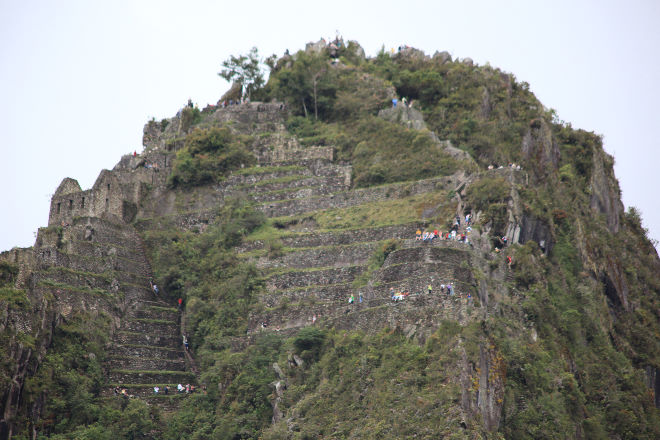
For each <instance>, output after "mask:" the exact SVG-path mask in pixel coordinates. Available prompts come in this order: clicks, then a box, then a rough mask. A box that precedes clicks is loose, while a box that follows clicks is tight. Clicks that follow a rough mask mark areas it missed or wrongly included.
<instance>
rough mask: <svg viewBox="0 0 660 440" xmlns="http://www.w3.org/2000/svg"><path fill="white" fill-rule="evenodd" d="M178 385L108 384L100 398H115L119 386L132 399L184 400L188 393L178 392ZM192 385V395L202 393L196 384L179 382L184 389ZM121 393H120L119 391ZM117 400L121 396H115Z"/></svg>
mask: <svg viewBox="0 0 660 440" xmlns="http://www.w3.org/2000/svg"><path fill="white" fill-rule="evenodd" d="M178 384H179V383H154V384H120V383H108V384H107V385H106V387H105V388H103V389H102V390H101V396H102V397H115V391H114V389H115V386H119V387H120V388H125V389H126V393H127V394H128V395H129V396H133V397H139V398H149V397H154V398H159V399H167V398H173V397H177V398H185V397H187V396H190V395H191V394H190V393H188V394H187V393H186V392H185V391H184V392H181V393H180V392H178V391H177V385H178ZM188 384H190V385H194V386H195V392H193V393H192V394H195V393H198V392H202V391H201V390H200V389H198V388H199V387H198V386H197V384H196V382H181V385H183V386H184V387H185V386H186V385H188ZM155 386H157V387H158V388H160V389H159V391H158V394H154V387H155ZM165 386H168V387H169V392H168V393H167V394H165ZM120 392H121V391H120ZM116 397H117V398H122V396H121V394H120V395H118V396H116Z"/></svg>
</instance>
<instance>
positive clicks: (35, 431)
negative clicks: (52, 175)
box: [0, 42, 660, 438]
mask: <svg viewBox="0 0 660 440" xmlns="http://www.w3.org/2000/svg"><path fill="white" fill-rule="evenodd" d="M333 44H335V47H334V48H329V47H326V46H325V45H324V43H323V42H319V43H317V44H315V45H311V46H310V50H308V51H307V52H303V51H301V52H299V53H298V54H295V55H293V56H290V55H287V56H286V57H284V58H283V59H281V60H280V61H279V62H278V63H277V64H276V67H275V68H274V69H273V71H272V72H271V78H270V81H269V82H268V84H267V85H266V86H265V87H264V88H263V89H261V90H260V91H258V92H257V96H256V97H257V98H259V99H263V100H264V102H256V101H255V102H250V103H243V104H237V105H231V106H225V105H224V103H223V102H222V101H221V102H219V103H218V105H214V106H209V107H207V108H206V109H204V110H203V111H200V110H198V109H197V108H194V107H186V108H184V109H182V110H181V111H180V112H179V113H178V114H177V115H176V116H174V117H172V118H170V119H165V120H163V121H160V122H156V121H151V122H149V123H148V124H147V125H146V126H145V129H144V138H143V139H144V146H145V149H144V151H143V152H142V153H141V154H139V155H135V156H125V157H123V158H121V160H120V162H119V163H118V164H117V166H115V168H114V169H113V170H104V171H102V172H101V174H100V176H99V178H98V179H97V182H96V183H95V184H94V186H93V187H92V188H91V189H89V190H85V191H83V190H82V189H81V188H80V186H79V185H78V183H77V182H76V181H75V180H73V179H69V178H67V179H64V180H63V182H62V184H61V185H60V186H59V188H58V189H57V191H56V192H55V195H54V196H53V199H52V201H51V208H50V218H49V226H48V227H47V228H42V229H41V230H40V231H39V236H38V238H37V240H36V242H35V245H34V247H33V248H30V249H24V250H12V251H9V252H5V253H3V254H2V256H1V258H0V260H1V261H2V264H3V266H2V268H3V272H2V274H3V276H2V278H0V280H1V281H2V283H3V285H2V286H3V287H2V288H3V290H2V292H3V296H2V303H1V304H2V307H3V315H2V316H3V321H2V322H3V325H2V328H1V330H2V335H3V338H5V341H6V344H4V345H5V352H4V355H3V360H4V369H3V382H2V384H3V388H2V390H1V391H2V396H3V400H2V402H3V404H2V405H3V420H2V426H1V429H2V436H5V437H11V436H12V435H13V434H16V433H19V435H32V436H34V437H36V436H37V435H39V434H44V435H60V436H62V437H60V438H69V437H67V436H74V437H75V436H76V435H79V436H81V437H83V436H90V435H91V436H94V435H96V436H99V437H100V436H101V435H104V436H108V435H115V436H116V435H119V436H121V435H136V433H139V435H148V436H151V437H153V438H160V437H163V438H192V437H194V436H197V437H198V438H215V437H218V438H312V437H314V438H318V437H330V438H345V437H352V438H362V437H368V438H408V437H413V436H417V437H421V438H438V437H443V436H453V437H456V438H500V437H502V436H503V437H506V438H530V437H531V438H541V437H543V438H556V437H567V438H655V437H657V435H660V431H659V429H660V428H659V426H660V423H659V422H660V414H659V410H658V409H657V406H658V389H659V386H658V384H659V383H660V380H659V379H658V378H659V377H660V375H658V368H660V346H659V345H660V342H659V339H660V338H658V334H659V333H658V331H659V330H660V316H659V315H658V310H659V308H658V305H659V304H658V302H659V301H658V299H659V293H660V278H659V277H658V273H660V261H659V260H658V256H657V254H656V253H655V250H654V249H653V246H652V245H651V244H650V243H649V241H648V240H647V239H646V237H645V234H644V231H643V229H642V227H641V223H640V219H639V217H638V216H637V215H636V213H635V211H629V212H627V213H624V212H623V207H622V204H621V201H620V195H619V189H618V184H617V182H616V179H615V178H614V175H613V170H612V160H611V158H610V157H609V156H608V155H607V154H606V153H605V152H604V151H603V150H602V145H601V142H600V139H599V138H598V137H597V136H595V135H593V134H592V133H585V132H582V131H579V130H573V129H572V128H571V127H569V126H565V125H558V124H555V123H554V122H553V121H552V118H551V115H550V114H549V113H546V112H545V111H544V110H543V107H542V106H541V105H540V103H538V101H537V100H536V99H535V98H534V97H533V95H532V94H531V93H530V92H529V90H528V89H527V88H526V86H525V85H521V84H517V83H516V82H515V81H514V80H513V79H512V78H511V76H510V75H508V74H503V73H502V72H499V71H497V70H495V69H492V68H490V67H479V66H474V65H473V63H471V62H470V63H466V62H452V61H451V59H450V58H448V57H446V56H443V55H442V54H438V55H437V56H434V57H433V58H431V57H427V56H425V55H424V54H423V53H422V52H421V51H417V50H412V49H404V50H401V51H400V52H399V53H396V54H393V55H390V54H385V53H381V54H379V55H378V56H377V57H375V58H373V59H365V58H364V56H363V53H362V55H360V53H361V52H360V50H359V46H357V45H356V43H354V42H351V43H350V44H348V45H343V42H341V43H339V42H335V43H333ZM329 50H331V51H333V56H332V57H329V53H328V52H327V51H329ZM335 58H337V60H335ZM310 66H312V67H313V66H317V70H313V69H312V70H310V69H311V68H310ZM292 79H293V80H296V81H298V82H297V83H296V84H299V85H300V87H299V88H295V87H293V85H292V84H293V83H292V82H291V81H292ZM310 79H311V80H313V81H311V82H310ZM305 87H307V88H305ZM393 93H396V95H398V96H399V97H400V98H402V97H407V98H408V100H409V101H413V102H414V105H413V104H412V103H411V104H410V106H408V105H406V104H403V105H401V104H399V106H398V107H396V108H392V104H391V102H390V100H391V95H392V94H393ZM356 97H357V98H356ZM399 102H401V101H399ZM312 108H315V109H316V110H317V112H316V113H317V114H318V117H319V119H318V120H315V119H314V118H313V116H311V115H309V114H308V109H312ZM304 114H307V117H303V116H302V115H304ZM468 215H469V220H468V218H466V216H468ZM417 230H420V232H421V231H422V230H423V231H424V232H429V231H431V232H432V231H434V230H438V232H439V233H440V237H438V238H434V239H432V240H431V239H429V240H421V239H418V238H417V237H416V231H417ZM452 231H453V234H452ZM151 277H154V279H155V282H156V284H157V285H158V286H160V296H156V295H155V294H154V292H153V291H152V290H151V288H150V280H151ZM179 298H181V300H182V302H183V307H182V310H181V312H179V311H178V310H177V308H176V304H177V303H176V300H177V299H179ZM95 331H99V332H98V334H97V333H95ZM72 335H73V336H72ZM184 335H185V337H186V340H187V341H188V342H189V345H190V346H189V349H185V348H184V347H183V345H182V340H183V336H184ZM76 339H79V340H80V342H79V344H78V345H77V343H76V342H75V340H76ZM76 347H82V351H80V352H79V353H78V355H79V356H78V355H76V354H71V353H77V352H75V351H74V350H76V349H77V348H76ZM77 356H78V357H77ZM80 357H82V358H84V362H82V361H80ZM70 358H71V359H73V360H70ZM74 361H76V362H74ZM78 361H80V362H78ZM68 367H70V368H71V371H74V372H75V376H67V375H65V374H64V373H63V372H64V370H65V369H66V368H68ZM179 383H183V384H184V385H185V384H186V383H190V384H193V385H197V386H198V388H201V389H203V392H202V393H195V394H194V395H192V396H190V395H188V394H186V393H183V394H182V395H181V394H178V395H167V396H165V395H163V394H162V392H161V393H159V394H157V395H154V393H153V388H154V387H155V386H158V387H160V388H161V389H164V388H165V386H167V387H170V388H175V387H176V385H178V384H179ZM71 387H73V388H75V389H76V390H77V391H76V394H75V396H72V395H69V394H67V390H68V389H70V388H71ZM115 387H120V388H125V389H127V390H128V393H127V394H130V395H132V396H133V397H132V398H128V397H126V398H125V399H126V400H125V399H124V398H123V397H121V396H114V395H113V391H112V390H113V389H114V388H115ZM81 396H83V397H81ZM187 397H189V398H187ZM74 402H75V404H74ZM81 402H83V403H81ZM90 408H91V409H90ZM138 419H139V420H140V422H139V423H138V422H136V420H138ZM108 422H111V423H108Z"/></svg>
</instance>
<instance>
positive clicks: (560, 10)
mask: <svg viewBox="0 0 660 440" xmlns="http://www.w3.org/2000/svg"><path fill="white" fill-rule="evenodd" d="M337 30H338V31H339V32H340V33H341V35H342V36H343V37H344V38H345V39H346V40H348V39H351V40H357V41H358V42H359V43H360V44H361V45H362V46H363V47H364V49H365V51H366V52H367V55H368V56H373V55H375V54H376V53H377V52H378V50H379V49H380V48H381V47H382V46H383V45H384V47H385V48H386V49H389V48H390V47H397V46H399V45H400V44H408V45H411V46H413V47H417V48H420V49H422V50H424V51H425V52H426V53H427V54H433V52H435V51H436V50H439V51H442V50H447V51H449V53H451V54H452V56H453V57H454V58H456V57H458V58H465V57H470V58H472V59H473V60H474V61H475V62H476V63H478V64H485V63H486V62H489V63H490V64H491V65H492V66H494V67H499V68H501V69H502V70H504V71H506V72H511V73H513V74H514V75H515V76H516V78H517V79H518V80H519V81H527V82H528V83H529V84H530V86H531V90H532V91H533V92H534V93H535V94H536V96H537V97H538V98H539V99H540V100H541V101H542V102H543V104H544V105H545V106H546V107H549V108H553V109H555V110H556V111H557V113H558V115H559V117H560V118H561V119H563V120H565V121H567V122H571V124H572V125H573V127H575V128H583V129H585V130H588V131H594V132H596V133H599V134H602V135H603V136H604V141H605V149H606V150H607V151H608V152H609V153H610V154H613V155H614V156H615V159H616V168H615V170H616V175H617V178H618V179H619V181H620V184H621V188H622V191H623V200H624V203H625V205H626V208H627V207H628V206H636V207H637V208H638V209H640V210H641V212H642V214H643V219H644V224H645V226H646V227H648V228H649V230H650V236H651V237H652V238H655V239H660V204H659V203H658V200H659V199H660V197H659V196H658V193H659V192H660V172H659V171H658V167H659V164H660V148H659V147H660V137H658V135H657V134H655V130H656V129H657V128H658V125H659V124H658V123H659V122H660V85H658V83H657V81H658V80H660V67H659V66H660V58H659V57H658V54H659V51H660V49H659V48H660V2H659V1H657V0H646V1H644V0H629V1H623V0H621V1H606V0H605V1H603V0H601V1H579V0H572V1H565V0H557V1H553V2H548V1H543V2H541V1H536V2H535V1H531V0H527V1H523V0H520V1H507V0H498V1H493V0H484V1H469V0H453V1H441V0H435V1H426V2H425V1H415V0H412V1H406V2H403V1H396V2H394V1H378V2H359V1H356V0H352V1H344V0H333V1H330V2H310V1H286V0H280V1H248V2H227V1H201V0H199V1H198V0H189V1H180V0H179V1H168V0H159V1H139V0H134V1H124V0H116V1H95V0H81V1H73V0H60V1H48V0H43V1H36V0H22V1H10V0H0V102H1V103H2V106H1V107H0V152H1V156H0V188H1V190H0V191H1V193H0V206H1V208H0V231H1V233H0V251H2V250H8V249H11V248H12V247H14V246H19V247H27V246H32V245H33V243H34V239H35V233H36V230H37V228H38V227H40V226H46V225H47V223H48V209H49V203H50V196H51V194H52V193H53V192H54V191H55V189H56V188H57V186H58V185H59V183H60V182H61V181H62V179H63V178H65V177H72V178H75V179H77V180H78V182H79V183H80V185H81V186H82V188H83V189H88V188H90V187H91V186H92V185H93V183H94V181H95V180H96V177H97V176H98V174H99V173H100V171H101V170H102V169H104V168H107V169H111V168H112V167H113V166H114V165H115V164H116V163H117V162H118V161H119V159H120V158H121V156H122V154H126V153H129V152H132V151H133V150H137V151H138V152H139V151H141V149H142V142H141V140H142V127H143V126H144V124H145V123H146V122H147V121H148V120H149V119H151V118H152V117H155V118H156V119H161V118H164V117H170V116H172V115H174V114H175V113H176V112H177V110H178V109H179V108H181V107H182V106H183V105H185V103H186V102H187V100H188V98H191V99H192V100H193V101H194V102H195V103H196V104H197V105H199V106H200V108H202V107H204V106H205V105H206V104H208V103H215V102H216V101H217V100H218V99H219V98H220V96H221V95H222V93H223V92H224V91H225V90H226V89H227V88H228V84H227V83H226V82H225V81H224V80H222V79H221V78H220V77H219V76H218V75H217V72H219V71H220V70H221V62H222V61H223V60H225V59H227V58H228V57H229V56H230V55H232V54H234V55H238V54H242V53H246V52H247V51H248V50H249V49H250V48H251V47H252V46H257V47H258V48H259V52H260V54H262V55H264V56H266V55H270V54H272V53H276V54H278V55H282V53H283V52H284V50H285V49H289V50H290V51H292V52H293V51H296V50H298V49H302V48H304V45H305V43H306V42H308V41H312V40H313V41H317V40H318V39H320V38H321V37H326V38H328V37H331V36H334V35H335V32H336V31H337Z"/></svg>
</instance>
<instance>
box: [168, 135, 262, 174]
mask: <svg viewBox="0 0 660 440" xmlns="http://www.w3.org/2000/svg"><path fill="white" fill-rule="evenodd" d="M248 141H249V138H248V137H244V136H238V135H235V134H233V133H232V132H231V130H229V128H227V127H222V128H219V127H212V128H207V129H202V128H197V129H195V130H193V131H192V132H191V133H190V134H189V135H188V136H186V140H185V144H184V147H183V148H182V149H181V150H179V151H178V152H177V154H176V159H175V161H174V167H173V170H172V174H171V175H170V176H169V179H168V182H169V184H170V185H171V186H173V187H185V186H194V185H201V184H205V183H214V182H219V181H221V180H222V179H223V178H224V176H225V175H226V174H227V173H228V172H229V171H231V170H235V169H238V168H241V166H249V165H252V164H253V163H255V162H256V158H255V157H254V155H253V154H251V153H250V152H249V151H248V150H247V149H246V147H245V146H246V143H247V142H248Z"/></svg>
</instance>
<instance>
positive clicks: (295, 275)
mask: <svg viewBox="0 0 660 440" xmlns="http://www.w3.org/2000/svg"><path fill="white" fill-rule="evenodd" d="M365 270H366V266H347V267H339V268H334V267H333V268H321V269H316V270H293V271H289V272H283V273H278V274H274V275H272V276H270V277H268V278H266V280H265V281H266V288H267V289H268V290H269V291H274V290H287V289H291V288H294V287H304V286H319V285H326V284H342V283H350V282H352V281H353V280H354V279H355V278H356V277H357V276H359V275H360V274H361V273H362V272H364V271H365Z"/></svg>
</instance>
